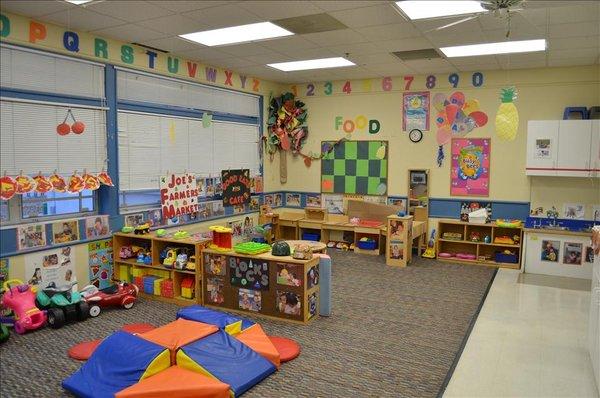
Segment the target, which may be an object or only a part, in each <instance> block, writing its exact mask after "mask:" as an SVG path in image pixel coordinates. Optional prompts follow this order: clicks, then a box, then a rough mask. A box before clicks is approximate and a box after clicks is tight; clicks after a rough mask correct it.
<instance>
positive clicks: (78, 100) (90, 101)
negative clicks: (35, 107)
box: [0, 87, 106, 108]
mask: <svg viewBox="0 0 600 398" xmlns="http://www.w3.org/2000/svg"><path fill="white" fill-rule="evenodd" d="M0 97H2V98H17V99H22V100H30V101H41V102H54V103H59V104H65V105H84V106H90V107H96V108H102V107H105V106H106V105H105V103H104V102H105V100H104V99H103V98H92V97H81V96H74V95H65V94H57V93H45V92H42V91H34V90H21V89H15V88H6V87H1V88H0Z"/></svg>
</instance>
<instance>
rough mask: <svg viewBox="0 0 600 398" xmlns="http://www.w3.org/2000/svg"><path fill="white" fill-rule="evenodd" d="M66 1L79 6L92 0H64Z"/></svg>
mask: <svg viewBox="0 0 600 398" xmlns="http://www.w3.org/2000/svg"><path fill="white" fill-rule="evenodd" d="M65 1H66V2H67V3H71V4H75V5H76V6H80V5H82V4H85V3H90V2H92V1H93V0H65Z"/></svg>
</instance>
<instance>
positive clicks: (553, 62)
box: [548, 57, 598, 66]
mask: <svg viewBox="0 0 600 398" xmlns="http://www.w3.org/2000/svg"><path fill="white" fill-rule="evenodd" d="M594 64H596V65H597V64H598V57H586V58H559V59H548V66H575V65H594Z"/></svg>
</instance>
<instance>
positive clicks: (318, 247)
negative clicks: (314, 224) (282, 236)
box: [286, 240, 327, 253]
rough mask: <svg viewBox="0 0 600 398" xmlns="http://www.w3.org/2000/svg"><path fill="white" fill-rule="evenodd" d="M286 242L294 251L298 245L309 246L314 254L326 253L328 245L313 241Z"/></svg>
mask: <svg viewBox="0 0 600 398" xmlns="http://www.w3.org/2000/svg"><path fill="white" fill-rule="evenodd" d="M286 242H287V244H288V245H290V248H291V249H292V251H293V249H294V246H296V245H308V247H310V248H311V249H312V251H313V253H325V251H326V250H327V245H326V244H325V243H323V242H315V241H312V240H286Z"/></svg>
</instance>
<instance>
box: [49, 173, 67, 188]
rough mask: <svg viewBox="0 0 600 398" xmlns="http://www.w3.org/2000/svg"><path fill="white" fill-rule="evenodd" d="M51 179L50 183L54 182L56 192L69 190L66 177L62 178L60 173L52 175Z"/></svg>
mask: <svg viewBox="0 0 600 398" xmlns="http://www.w3.org/2000/svg"><path fill="white" fill-rule="evenodd" d="M49 179H50V183H51V184H52V188H53V189H54V190H55V191H56V192H60V193H64V192H67V183H66V182H65V179H64V178H62V176H59V175H58V174H56V173H54V174H52V175H51V176H50V178H49Z"/></svg>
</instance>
